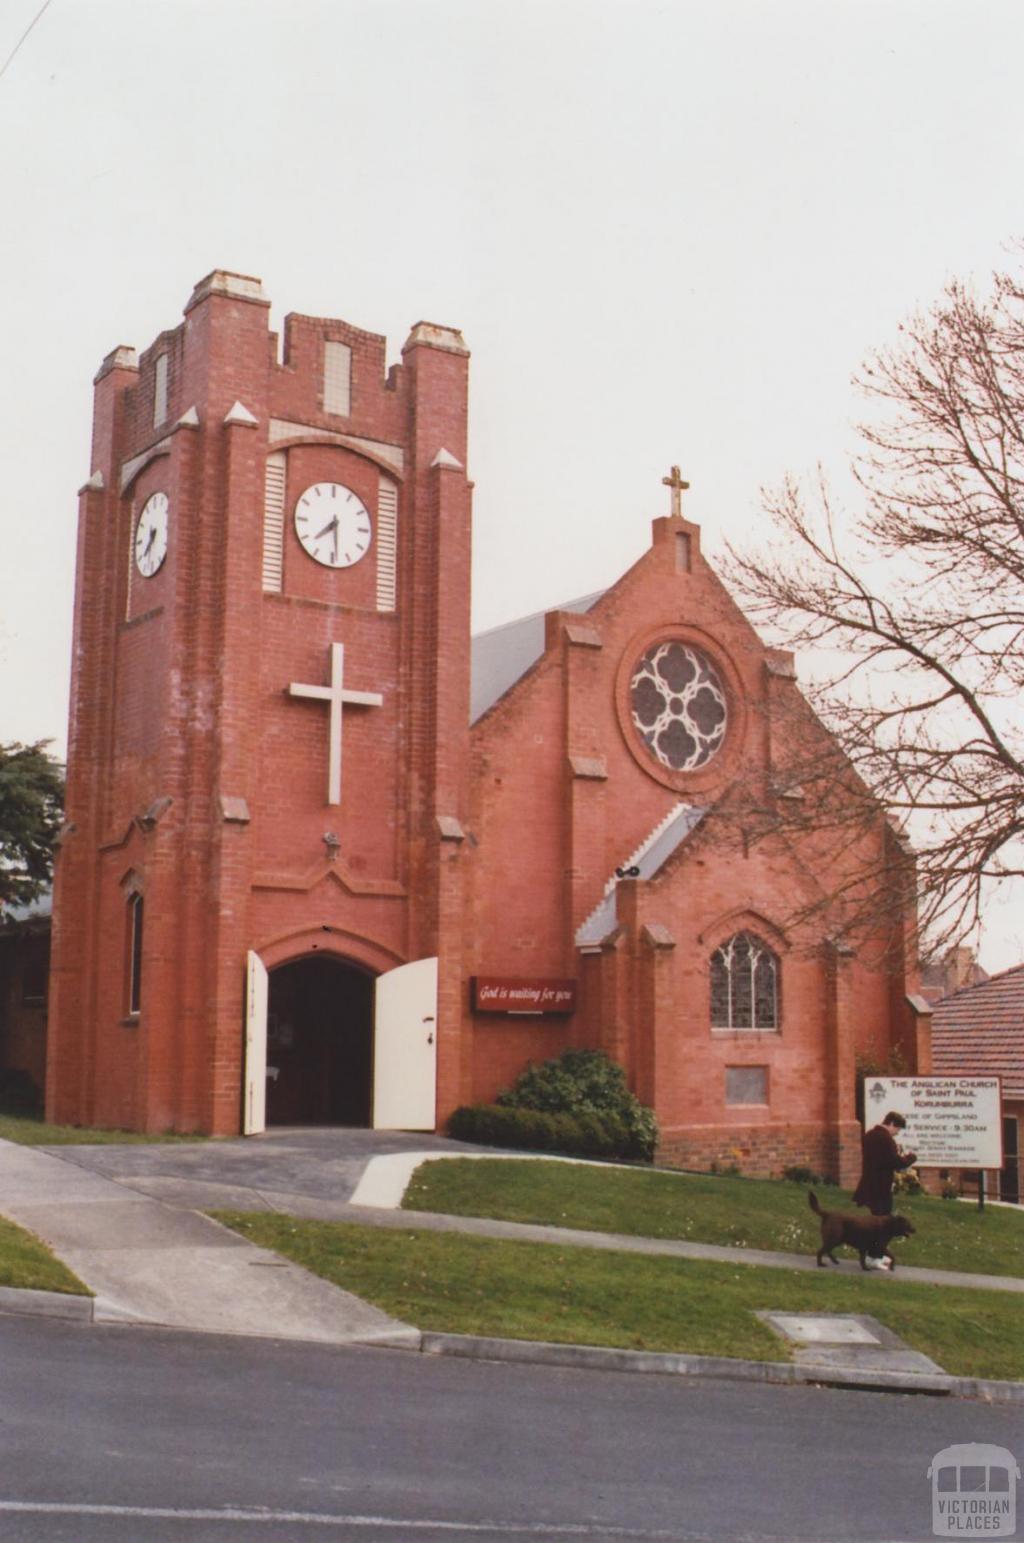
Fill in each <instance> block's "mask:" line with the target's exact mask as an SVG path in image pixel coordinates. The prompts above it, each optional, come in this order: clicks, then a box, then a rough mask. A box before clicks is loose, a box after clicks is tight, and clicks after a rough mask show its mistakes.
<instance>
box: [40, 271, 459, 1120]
mask: <svg viewBox="0 0 1024 1543" xmlns="http://www.w3.org/2000/svg"><path fill="white" fill-rule="evenodd" d="M268 310H269V302H268V300H267V299H266V297H265V296H264V293H263V290H262V286H261V284H260V281H259V280H258V279H253V278H248V277H245V276H242V275H239V274H234V273H228V272H223V271H216V272H213V273H211V274H209V275H208V276H207V277H206V278H205V279H203V280H202V281H201V282H200V283H199V284H198V285H197V286H196V288H195V290H194V292H193V294H192V296H191V298H190V300H189V302H188V305H187V306H186V308H185V318H184V321H183V323H182V324H181V325H180V326H179V327H177V328H175V329H173V330H171V331H168V332H164V333H161V334H160V336H159V337H158V338H157V339H156V341H155V342H154V343H153V344H152V346H151V347H150V348H149V349H147V350H146V351H145V352H144V353H142V354H141V355H139V356H138V357H137V356H136V354H135V352H134V350H132V349H129V348H118V349H115V350H114V351H113V353H111V354H110V355H108V357H107V358H106V359H105V360H104V362H103V364H102V366H101V368H100V371H99V374H98V375H97V377H96V396H95V416H94V428H93V440H92V464H91V468H90V469H91V473H92V474H91V476H90V478H89V480H88V482H87V483H86V485H85V487H84V488H83V489H82V493H81V508H80V522H79V546H78V574H77V584H76V597H75V624H74V658H73V678H72V701H71V718H70V731H69V746H68V802H67V824H66V826H65V832H64V837H63V840H62V844H61V850H60V856H59V861H58V866H57V886H56V893H55V923H54V945H53V970H52V980H51V1013H50V1025H49V1044H48V1075H47V1107H48V1112H49V1116H50V1118H52V1119H55V1120H60V1121H66V1122H72V1123H88V1124H96V1125H101V1126H123V1127H126V1128H131V1129H138V1130H145V1131H160V1130H181V1131H189V1130H195V1131H206V1132H211V1133H215V1134H224V1135H228V1134H235V1133H237V1132H239V1131H240V1130H242V1129H246V1130H250V1131H255V1130H259V1129H261V1128H262V1125H263V1123H264V1121H269V1122H271V1123H303V1122H314V1123H331V1122H340V1123H355V1124H360V1123H361V1124H367V1125H371V1124H373V1125H379V1126H389V1125H400V1126H403V1127H408V1128H431V1129H432V1128H433V1127H434V1124H435V1119H436V1111H437V1110H438V1109H439V1108H442V1109H450V1108H451V1107H453V1106H454V1105H455V1104H457V1103H458V1102H460V1101H461V1099H462V1097H463V1094H464V1092H465V1091H466V1089H467V1086H468V1085H467V1082H466V1078H467V1075H468V1068H467V1067H466V1066H465V1065H464V1064H463V1060H464V1057H463V1055H462V1053H461V1052H460V1049H459V1044H460V1040H459V1033H458V1023H459V1018H460V1003H461V980H462V965H463V961H462V958H461V955H460V951H459V944H458V938H459V935H460V930H461V908H462V905H463V894H462V886H463V876H462V864H463V862H464V855H463V847H464V842H463V839H462V838H463V822H464V820H465V814H466V800H467V775H468V771H467V762H468V736H469V728H468V724H469V600H470V591H469V587H470V484H469V482H468V481H467V478H466V472H465V462H466V387H467V368H468V354H467V350H466V348H465V346H464V345H463V341H462V338H461V336H460V335H459V333H458V332H457V331H455V330H453V329H451V328H448V327H441V326H436V325H433V324H430V323H425V322H421V323H419V324H418V325H417V326H415V327H414V328H413V330H412V332H411V333H410V335H409V337H408V339H407V341H406V343H405V345H404V348H403V350H402V362H401V363H400V364H397V365H394V366H393V367H392V368H391V369H390V370H388V369H387V367H386V363H385V339H384V338H382V337H380V336H377V335H376V334H373V333H369V332H364V331H361V330H359V329H357V328H355V327H352V326H350V325H348V324H347V323H345V322H342V321H337V320H331V319H326V318H318V317H310V316H296V315H292V316H289V317H288V318H287V319H286V321H285V325H284V336H283V339H282V346H281V347H280V349H279V346H278V338H277V337H276V335H275V334H273V333H271V332H270V331H269V324H268V321H269V317H268ZM439 960H440V962H439Z"/></svg>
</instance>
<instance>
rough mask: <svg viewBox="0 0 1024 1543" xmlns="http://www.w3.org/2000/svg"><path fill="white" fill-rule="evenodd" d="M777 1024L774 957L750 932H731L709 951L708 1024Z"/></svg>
mask: <svg viewBox="0 0 1024 1543" xmlns="http://www.w3.org/2000/svg"><path fill="white" fill-rule="evenodd" d="M778 1026H779V961H778V957H777V955H775V954H773V953H772V951H771V949H770V948H769V947H768V945H767V943H765V942H764V941H763V940H762V939H761V938H759V937H757V936H756V935H755V934H754V933H753V932H737V933H734V934H733V936H732V937H731V938H729V940H728V942H725V943H723V944H722V945H721V946H720V947H719V948H716V949H715V951H714V953H713V954H712V955H711V1027H712V1028H713V1029H777V1028H778Z"/></svg>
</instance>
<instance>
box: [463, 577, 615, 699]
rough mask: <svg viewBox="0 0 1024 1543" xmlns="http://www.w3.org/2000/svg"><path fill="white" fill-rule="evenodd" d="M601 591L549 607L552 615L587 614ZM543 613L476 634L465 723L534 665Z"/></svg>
mask: <svg viewBox="0 0 1024 1543" xmlns="http://www.w3.org/2000/svg"><path fill="white" fill-rule="evenodd" d="M604 593H605V591H604V590H603V589H599V590H596V591H595V592H594V594H592V595H584V596H583V597H582V599H580V600H569V601H567V602H566V604H565V605H558V606H549V607H548V610H555V611H575V612H581V611H589V610H590V607H591V606H592V605H595V604H596V603H597V601H598V600H600V598H601V596H602V595H603V594H604ZM546 615H547V611H534V613H533V615H532V616H520V617H519V619H518V620H517V621H508V622H504V623H503V624H502V626H500V627H491V628H489V630H488V631H487V632H478V633H477V634H476V636H475V637H474V638H473V640H472V644H471V655H470V659H471V671H472V684H471V687H470V707H469V721H470V723H475V722H476V720H477V719H478V718H482V717H483V715H484V713H485V712H486V711H487V709H488V708H489V707H493V706H494V704H495V702H496V701H497V700H498V698H499V697H502V696H504V695H505V692H506V691H508V690H509V689H510V687H512V686H514V685H515V683H516V681H517V680H519V679H520V678H521V676H523V675H525V674H526V672H527V670H528V669H529V668H530V666H531V665H532V664H536V662H537V660H538V659H539V658H540V656H541V654H542V653H543V652H544V618H545V616H546Z"/></svg>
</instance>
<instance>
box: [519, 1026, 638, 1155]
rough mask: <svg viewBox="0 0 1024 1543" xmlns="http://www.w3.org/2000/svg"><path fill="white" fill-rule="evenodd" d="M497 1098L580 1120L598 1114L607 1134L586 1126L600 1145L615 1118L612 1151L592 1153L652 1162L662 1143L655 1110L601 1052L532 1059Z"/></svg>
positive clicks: (592, 1051)
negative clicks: (640, 1097) (639, 1096)
mask: <svg viewBox="0 0 1024 1543" xmlns="http://www.w3.org/2000/svg"><path fill="white" fill-rule="evenodd" d="M497 1102H498V1104H499V1105H500V1106H501V1107H502V1108H505V1109H533V1110H537V1111H538V1112H540V1113H545V1114H569V1115H573V1116H575V1117H576V1118H577V1119H579V1118H580V1117H581V1116H597V1118H598V1120H599V1121H600V1123H601V1125H602V1126H603V1127H604V1132H603V1134H599V1133H598V1130H597V1128H596V1127H594V1126H591V1125H589V1124H588V1125H587V1127H586V1130H587V1132H588V1134H587V1135H586V1137H585V1139H587V1140H589V1141H591V1142H593V1143H595V1144H596V1145H597V1146H602V1147H603V1143H604V1141H605V1140H607V1139H608V1134H609V1122H612V1125H611V1130H612V1131H613V1133H614V1145H615V1148H616V1150H615V1152H614V1154H612V1153H611V1152H608V1151H606V1150H601V1151H600V1152H599V1153H597V1152H595V1154H594V1155H600V1156H610V1155H615V1156H619V1157H631V1158H639V1159H640V1160H641V1161H643V1162H650V1161H651V1160H652V1159H653V1157H654V1151H655V1148H656V1146H657V1144H658V1124H657V1121H656V1120H655V1118H654V1111H653V1110H652V1109H648V1108H646V1107H645V1106H644V1105H643V1104H641V1103H640V1101H639V1099H638V1098H636V1096H635V1095H634V1094H633V1093H631V1092H630V1091H629V1088H628V1087H627V1085H626V1074H625V1072H624V1071H623V1070H622V1067H621V1066H619V1065H618V1063H617V1062H615V1061H612V1060H610V1059H609V1057H608V1056H606V1055H605V1054H604V1053H603V1052H602V1051H600V1050H565V1051H563V1052H562V1054H561V1055H560V1056H556V1057H555V1058H554V1059H553V1060H551V1061H544V1062H542V1064H541V1065H539V1066H535V1065H533V1064H532V1063H531V1064H530V1065H529V1066H528V1067H527V1068H526V1070H525V1071H524V1072H521V1073H520V1075H519V1076H518V1077H517V1078H516V1080H515V1082H514V1083H513V1085H512V1087H511V1088H509V1089H508V1091H507V1092H505V1093H500V1094H499V1095H498V1099H497ZM620 1132H621V1134H620Z"/></svg>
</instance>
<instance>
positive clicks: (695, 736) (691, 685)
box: [629, 641, 728, 772]
mask: <svg viewBox="0 0 1024 1543" xmlns="http://www.w3.org/2000/svg"><path fill="white" fill-rule="evenodd" d="M629 705H630V711H631V714H632V718H633V723H634V725H635V727H636V731H637V733H638V734H639V735H640V738H641V739H642V740H643V742H644V744H645V745H646V746H647V747H648V749H649V750H650V751H651V753H652V755H654V756H655V757H656V758H657V759H658V760H659V761H660V762H661V764H662V766H667V767H669V768H670V769H671V770H672V771H680V772H683V771H696V770H697V768H698V767H700V766H706V765H707V763H708V761H710V760H711V758H712V757H713V756H715V755H717V754H718V752H719V750H720V749H721V748H722V741H723V740H724V739H725V727H726V722H727V719H728V710H727V707H726V700H725V689H724V687H723V685H722V681H721V678H720V676H719V674H718V671H717V670H716V669H715V667H714V665H713V664H712V663H711V661H710V660H709V659H708V658H707V657H706V656H705V655H704V654H702V653H701V652H700V650H699V649H697V648H691V647H690V645H689V644H688V643H679V642H675V641H672V642H668V643H655V645H654V647H653V648H649V649H648V650H647V652H646V653H645V654H644V656H643V658H642V659H641V660H640V662H639V663H638V664H637V667H636V669H635V670H634V671H633V678H632V680H631V681H630V683H629Z"/></svg>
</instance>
